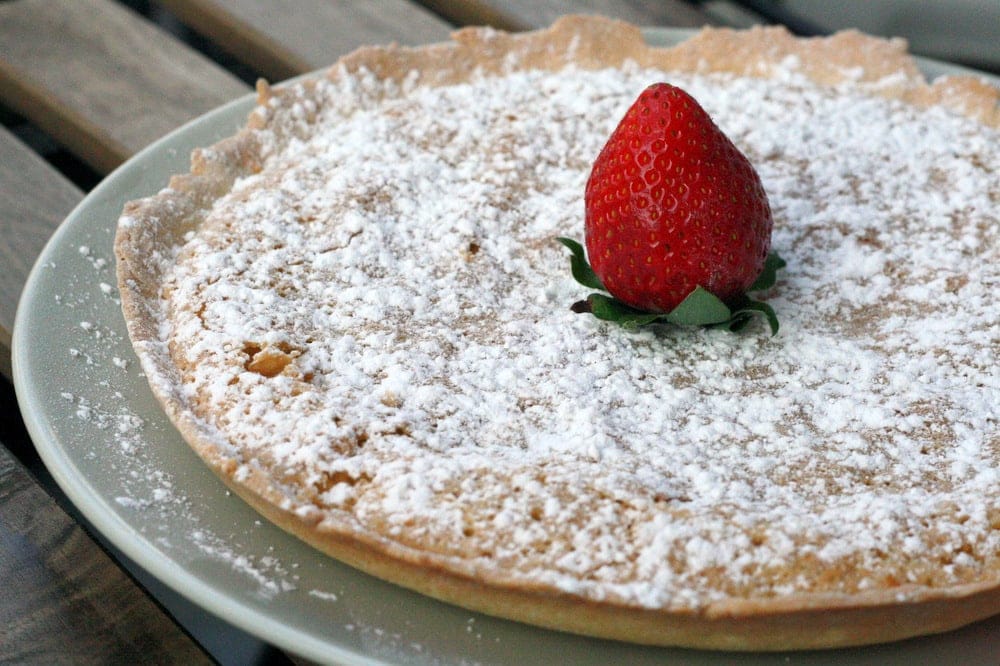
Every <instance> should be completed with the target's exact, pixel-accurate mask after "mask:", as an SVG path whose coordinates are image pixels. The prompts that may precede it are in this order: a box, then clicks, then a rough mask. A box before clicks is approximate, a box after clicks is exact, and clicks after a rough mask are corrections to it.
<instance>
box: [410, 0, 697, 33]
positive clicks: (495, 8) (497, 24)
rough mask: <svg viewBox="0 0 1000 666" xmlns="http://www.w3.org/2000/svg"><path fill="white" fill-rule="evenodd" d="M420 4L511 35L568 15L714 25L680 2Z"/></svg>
mask: <svg viewBox="0 0 1000 666" xmlns="http://www.w3.org/2000/svg"><path fill="white" fill-rule="evenodd" d="M421 4H423V5H424V6H426V7H427V8H428V9H431V10H432V11H434V12H436V13H437V14H439V15H440V16H442V17H444V18H446V19H448V20H449V21H452V22H454V23H456V24H458V25H489V26H493V27H494V28H498V29H501V30H511V31H519V30H532V29H536V28H544V27H545V26H548V25H550V24H551V23H552V22H553V21H555V20H556V19H557V18H559V17H560V16H563V15H565V14H600V15H603V16H607V17H610V18H615V19H620V20H623V21H628V22H630V23H634V24H636V25H640V26H671V27H679V28H699V27H701V26H704V25H711V24H714V23H715V20H713V19H712V18H711V17H710V16H709V15H707V14H705V13H703V12H701V11H699V9H698V8H697V7H696V6H694V5H692V4H689V3H687V2H683V1H681V0H628V1H620V0H421Z"/></svg>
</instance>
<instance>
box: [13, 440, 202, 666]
mask: <svg viewBox="0 0 1000 666" xmlns="http://www.w3.org/2000/svg"><path fill="white" fill-rule="evenodd" d="M0 580H2V581H3V582H4V591H3V603H2V604H0V663H19V664H20V663H36V664H62V663H72V664H97V663H163V664H208V663H211V660H210V659H209V658H208V657H207V656H206V654H205V653H204V652H203V651H202V650H201V648H200V647H198V645H197V644H196V643H194V641H193V640H191V638H190V637H188V636H187V635H186V634H184V633H183V632H182V631H181V630H180V629H179V628H178V627H177V626H176V625H175V624H174V622H173V621H172V620H171V619H170V617H169V616H168V615H166V613H164V611H163V610H162V609H161V608H160V607H159V606H157V605H156V604H155V603H154V602H153V601H152V600H151V599H150V598H149V597H148V596H146V594H145V593H144V592H143V591H142V590H141V589H140V588H139V587H138V586H137V585H136V584H135V583H134V582H133V581H132V579H130V578H129V577H127V576H126V575H125V574H124V573H122V571H121V570H120V569H119V568H118V567H117V565H116V564H115V563H114V562H113V561H112V560H111V558H110V557H109V556H108V555H107V554H106V553H105V552H104V551H103V550H101V548H100V547H99V546H98V545H97V544H96V543H95V542H94V541H93V540H91V538H90V537H89V536H88V535H87V534H86V533H85V532H84V531H83V530H82V529H81V528H80V527H79V526H78V525H76V524H75V523H74V522H73V521H72V520H71V519H70V517H69V516H68V515H66V513H64V512H63V511H62V509H60V508H59V507H58V506H57V505H56V504H55V502H54V501H53V500H52V499H51V498H50V497H49V496H48V495H46V494H45V492H44V491H43V490H42V489H41V488H40V487H39V486H38V484H37V483H36V482H35V480H34V479H33V478H32V477H31V475H30V474H29V473H28V472H27V470H25V469H24V467H23V466H22V465H21V464H20V463H19V462H17V460H15V459H14V457H13V456H12V455H11V454H10V453H9V452H8V451H7V449H6V448H5V447H4V446H3V445H2V443H0Z"/></svg>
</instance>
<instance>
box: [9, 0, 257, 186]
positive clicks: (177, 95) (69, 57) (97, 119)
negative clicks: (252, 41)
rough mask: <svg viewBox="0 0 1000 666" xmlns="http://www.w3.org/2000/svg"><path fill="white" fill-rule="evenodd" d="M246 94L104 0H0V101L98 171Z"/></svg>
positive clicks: (236, 81) (201, 60)
mask: <svg viewBox="0 0 1000 666" xmlns="http://www.w3.org/2000/svg"><path fill="white" fill-rule="evenodd" d="M247 90H248V86H246V85H245V84H244V83H242V82H241V81H240V80H239V79H237V78H236V77H235V76H233V75H232V74H229V73H228V72H226V71H225V70H223V69H222V68H220V67H219V66H217V65H215V64H214V63H212V62H211V61H209V60H207V59H206V58H204V57H203V56H201V55H200V54H198V53H196V52H195V51H193V50H191V49H190V48H188V47H186V46H184V45H183V44H181V43H180V42H178V41H177V40H175V39H173V38H172V37H170V36H169V35H167V34H166V33H164V32H163V31H161V30H159V29H157V28H156V27H154V26H153V25H152V24H150V23H148V22H146V21H144V20H143V19H142V18H141V17H139V16H138V15H137V14H135V13H133V12H131V11H129V10H127V9H124V8H122V7H121V6H120V5H117V4H115V3H113V2H111V0H13V1H12V2H0V99H3V101H4V103H5V104H7V105H8V106H10V107H11V108H13V109H15V110H16V111H17V112H19V113H20V114H21V115H23V116H25V117H26V118H27V119H29V120H30V121H31V122H33V123H35V124H36V125H38V126H39V127H41V128H42V129H44V130H45V131H46V132H48V133H49V134H51V135H52V136H53V137H54V138H55V139H56V140H58V141H59V142H60V143H62V144H63V145H65V146H67V147H68V148H69V149H70V150H71V151H72V152H74V153H75V154H77V155H78V156H79V157H80V158H81V159H83V160H84V161H86V162H87V163H89V164H90V165H92V166H93V167H94V168H96V169H97V170H98V171H101V172H107V171H110V170H111V169H113V168H114V167H116V166H117V165H118V164H120V163H121V162H122V161H124V160H125V159H126V158H127V157H129V156H131V155H132V154H134V153H135V152H137V151H139V150H140V149H141V148H143V147H145V146H146V145H147V144H149V143H150V142H151V141H153V140H154V139H157V138H159V137H160V136H162V135H163V134H165V133H166V132H168V131H170V130H172V129H174V128H175V127H177V126H179V125H181V124H182V123H184V122H186V121H187V120H190V119H191V118H194V117H196V116H198V115H201V114H202V113H204V112H206V111H208V110H210V109H212V108H214V107H216V106H219V105H221V104H222V103H224V102H226V101H228V100H230V99H233V98H235V97H237V96H239V95H241V94H243V93H245V92H246V91H247Z"/></svg>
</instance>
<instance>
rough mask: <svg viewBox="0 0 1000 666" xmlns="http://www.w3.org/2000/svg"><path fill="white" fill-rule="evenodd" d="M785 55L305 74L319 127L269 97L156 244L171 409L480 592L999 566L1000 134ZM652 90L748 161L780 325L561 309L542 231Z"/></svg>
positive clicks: (913, 576) (643, 600)
mask: <svg viewBox="0 0 1000 666" xmlns="http://www.w3.org/2000/svg"><path fill="white" fill-rule="evenodd" d="M784 67H786V68H787V70H786V71H785V72H784V73H783V75H782V76H781V77H780V78H781V79H782V80H783V81H784V82H785V84H786V85H784V86H783V87H776V86H774V85H772V84H771V83H769V82H767V81H760V80H753V79H732V78H724V77H716V76H697V77H692V76H687V75H672V74H668V73H662V72H653V71H644V70H640V69H637V68H634V67H631V68H625V69H623V70H614V71H612V70H604V71H599V72H582V71H575V70H567V71H562V72H558V73H555V74H550V73H543V72H521V73H514V74H510V75H507V76H504V77H502V78H492V79H479V80H474V81H472V82H470V83H468V84H463V85H457V86H452V87H448V88H421V87H413V86H412V84H405V85H403V86H402V87H401V88H398V87H396V86H387V85H386V84H382V83H381V82H379V81H377V80H375V79H374V77H371V76H366V75H364V74H362V75H360V76H359V77H356V78H355V77H350V78H345V79H342V80H340V81H338V82H322V83H321V84H319V87H318V92H317V95H318V96H319V97H320V99H321V103H320V105H319V117H318V119H317V120H316V121H315V127H312V126H310V125H309V122H310V120H309V119H310V118H311V117H312V115H313V112H314V111H315V109H314V108H313V107H311V106H308V105H303V104H301V103H300V104H299V105H295V104H292V105H291V106H289V107H287V108H281V107H280V104H281V99H282V98H277V99H276V100H275V101H274V102H273V103H272V108H271V109H270V111H269V113H271V114H281V113H285V115H286V116H287V122H288V123H290V124H291V126H292V127H293V128H294V129H295V132H296V133H297V134H298V135H307V134H308V135H309V136H310V138H309V140H308V141H302V140H299V139H292V140H291V141H290V143H289V145H287V146H282V145H281V142H279V141H277V140H272V137H270V135H269V133H268V132H267V131H263V132H261V141H262V143H263V144H264V145H265V146H270V148H269V150H270V151H273V154H269V155H268V158H267V161H266V163H265V167H264V170H263V171H262V172H261V173H260V174H258V175H255V176H253V177H250V178H247V179H245V180H243V181H241V182H239V183H238V184H237V185H236V187H235V188H234V190H233V192H232V194H231V195H229V196H227V197H225V198H223V199H221V200H220V201H219V202H217V204H216V206H215V208H214V209H213V211H212V213H211V215H210V218H209V220H208V221H207V222H206V223H205V224H204V225H203V227H202V228H201V229H200V230H199V232H198V233H197V234H192V235H190V236H189V237H188V238H187V240H186V242H185V244H184V245H183V246H182V247H180V248H178V252H177V256H176V257H169V258H167V259H166V261H167V264H165V270H166V271H167V274H168V278H167V280H166V285H165V287H166V289H165V292H164V293H165V294H168V295H169V297H168V298H166V299H165V300H164V302H163V320H162V327H161V330H162V336H163V342H164V343H165V344H166V345H168V346H169V348H170V350H171V354H172V358H173V362H174V363H176V364H177V366H178V367H179V368H180V370H181V373H182V376H183V381H184V383H183V386H182V387H181V390H182V392H183V395H184V396H185V400H186V401H187V403H188V405H189V406H190V407H191V408H192V409H193V410H195V411H196V412H197V413H198V414H199V418H202V419H205V420H206V422H207V423H209V424H210V428H211V429H213V430H217V431H218V432H222V433H225V437H226V439H225V441H224V442H220V445H221V446H223V448H225V449H230V448H232V449H233V450H236V451H239V452H240V453H239V457H240V459H241V460H242V461H244V465H245V466H244V467H243V468H242V469H241V470H240V471H237V474H236V478H241V477H242V476H244V475H247V474H249V472H250V471H251V468H257V467H260V466H263V467H265V468H268V469H270V470H271V472H272V475H273V476H274V477H275V479H276V480H277V479H278V478H282V479H294V480H295V481H296V482H297V484H298V485H289V486H288V487H286V488H285V489H284V492H286V493H287V495H288V497H289V506H291V507H294V506H301V507H305V508H306V509H307V510H308V511H315V509H316V507H318V508H320V509H321V510H322V511H323V512H324V520H325V522H326V524H327V525H328V526H330V527H331V528H332V529H344V528H345V526H349V527H351V528H354V529H360V530H365V531H371V532H373V533H379V534H381V535H384V536H385V537H388V538H389V539H390V540H391V541H392V542H393V543H394V544H395V545H396V546H399V547H404V548H413V549H417V550H421V551H427V552H430V553H432V554H434V557H437V558H440V560H441V561H443V562H447V563H449V566H451V567H453V568H455V569H456V570H459V571H465V572H475V573H476V574H477V575H479V576H480V577H482V578H484V579H486V580H514V581H521V582H523V581H529V582H542V583H545V584H549V585H551V586H553V587H555V588H557V589H561V590H565V591H568V592H572V593H576V594H580V595H584V596H586V597H588V598H592V599H599V600H600V599H607V600H611V601H617V602H622V603H629V604H636V605H641V606H647V607H664V608H691V607H699V606H702V605H704V604H707V603H710V602H712V601H715V600H719V599H724V598H727V597H741V596H756V597H771V596H781V595H786V594H792V593H795V592H802V591H812V592H815V591H838V592H857V591H861V590H866V589H871V588H872V587H885V586H892V585H898V584H905V583H912V584H917V585H928V586H946V585H950V584H954V583H956V582H969V581H975V580H987V579H990V578H995V577H996V575H997V568H998V562H997V558H996V553H997V552H998V551H1000V533H998V525H1000V506H998V505H997V502H996V498H997V497H998V496H1000V473H998V466H997V461H998V456H1000V434H998V425H997V423H998V410H1000V375H998V372H997V366H996V360H995V359H996V355H997V351H998V349H1000V324H998V312H1000V311H998V308H997V305H996V302H995V293H996V292H997V289H998V287H1000V271H998V268H997V267H998V266H1000V256H998V255H1000V250H998V247H997V243H996V238H997V237H998V232H1000V220H998V216H997V210H998V201H1000V184H998V183H997V179H996V173H998V172H1000V157H998V155H997V151H996V150H995V146H996V145H997V140H998V136H997V134H996V132H994V131H992V130H988V129H985V128H983V127H981V126H978V125H976V124H974V123H972V122H971V121H968V120H965V119H962V118H958V117H955V116H953V115H949V114H948V113H946V112H944V111H941V110H938V109H930V110H926V111H918V110H915V109H913V108H910V107H906V106H903V105H901V104H897V103H893V102H888V101H885V100H882V99H879V98H873V97H868V96H866V95H864V94H860V93H859V92H857V91H856V90H855V89H853V88H850V87H849V86H848V85H845V86H844V87H842V88H841V89H825V90H821V89H818V88H815V87H812V86H811V85H810V84H808V83H806V82H805V81H803V80H801V79H800V78H799V77H798V75H797V74H796V73H795V71H794V63H785V64H784ZM655 80H668V81H670V82H672V83H674V84H676V85H680V86H681V87H683V88H685V89H686V90H688V92H690V93H691V94H692V95H693V96H694V97H695V98H696V99H699V100H700V101H701V103H702V104H703V105H704V106H705V108H706V109H707V110H708V111H709V113H710V114H711V115H712V116H713V117H714V118H715V120H716V122H717V123H718V124H719V125H720V127H721V128H722V129H723V130H724V131H725V132H726V133H727V134H729V136H730V137H731V138H732V139H733V140H734V142H735V143H736V144H737V145H738V146H740V147H741V148H742V149H743V150H744V151H745V152H746V153H747V155H748V157H750V159H751V161H752V162H753V163H754V164H755V165H756V166H757V168H758V170H759V172H760V175H761V177H762V180H763V182H764V185H765V188H766V189H767V191H768V193H769V196H770V198H771V205H772V209H773V210H774V214H775V232H774V243H773V245H774V247H775V249H777V250H778V252H779V253H780V254H781V255H782V256H783V257H784V258H785V259H787V260H788V261H789V268H788V270H787V271H786V272H785V273H783V274H782V275H781V277H780V279H779V283H778V285H777V286H776V287H775V288H774V289H773V290H772V293H771V294H770V296H769V302H770V303H771V304H772V305H773V306H774V307H775V309H776V310H777V311H778V312H779V315H780V317H781V322H782V330H781V333H780V334H779V335H778V336H777V337H775V338H769V337H768V336H767V331H766V330H764V329H763V327H762V328H759V329H751V330H750V331H748V332H747V333H746V334H744V335H740V336H733V335H730V334H728V333H725V332H720V331H703V330H688V329H678V328H661V329H654V330H645V331H640V332H637V333H627V332H623V331H621V330H618V329H615V328H612V327H609V326H607V325H604V324H601V323H598V322H596V321H595V320H593V319H592V318H590V317H581V316H578V315H575V314H573V313H572V312H570V311H569V309H568V306H569V304H570V303H572V302H573V301H574V300H577V299H579V298H581V297H582V296H584V295H585V293H586V292H584V291H581V288H580V287H579V286H578V285H576V284H575V283H574V282H573V280H572V279H571V277H570V276H569V271H568V268H567V259H566V257H565V255H564V252H563V251H562V250H561V249H560V247H559V246H558V245H557V244H556V243H555V242H553V238H554V237H555V236H557V235H569V236H576V237H582V219H583V211H582V192H583V187H584V182H585V180H586V177H587V174H588V170H589V165H590V161H591V160H592V158H593V156H594V155H596V154H597V152H598V151H599V150H600V148H601V145H602V144H603V141H604V140H605V138H606V137H607V136H608V134H609V133H610V131H611V129H612V128H613V126H614V125H615V123H616V122H617V120H618V119H619V118H620V117H621V115H622V114H623V113H624V110H625V108H627V106H628V104H629V103H630V102H631V101H632V99H634V98H635V96H636V95H637V94H638V92H639V91H640V90H641V89H642V88H643V87H645V85H646V84H648V83H650V82H652V81H655ZM310 103H311V102H310ZM81 254H83V252H81ZM152 381H154V382H155V381H162V380H161V379H160V378H158V377H153V378H152ZM175 388H176V387H172V389H171V390H174V389H175ZM247 461H251V462H247ZM825 571H826V572H829V571H832V572H834V575H832V576H831V575H821V574H822V572H825ZM817 572H820V575H818V574H817Z"/></svg>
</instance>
